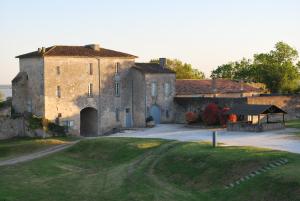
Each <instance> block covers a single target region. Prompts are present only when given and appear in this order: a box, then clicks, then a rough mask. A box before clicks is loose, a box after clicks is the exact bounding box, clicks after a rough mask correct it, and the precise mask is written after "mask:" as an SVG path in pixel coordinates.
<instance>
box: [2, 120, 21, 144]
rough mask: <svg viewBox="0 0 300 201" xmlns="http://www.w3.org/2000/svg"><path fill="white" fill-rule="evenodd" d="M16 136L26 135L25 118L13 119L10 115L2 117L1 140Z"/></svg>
mask: <svg viewBox="0 0 300 201" xmlns="http://www.w3.org/2000/svg"><path fill="white" fill-rule="evenodd" d="M16 136H24V121H23V119H22V118H18V119H11V118H9V117H0V140H2V139H8V138H12V137H16Z"/></svg>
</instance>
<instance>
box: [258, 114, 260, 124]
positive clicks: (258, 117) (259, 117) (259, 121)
mask: <svg viewBox="0 0 300 201" xmlns="http://www.w3.org/2000/svg"><path fill="white" fill-rule="evenodd" d="M259 123H260V114H259V115H258V120H257V124H259Z"/></svg>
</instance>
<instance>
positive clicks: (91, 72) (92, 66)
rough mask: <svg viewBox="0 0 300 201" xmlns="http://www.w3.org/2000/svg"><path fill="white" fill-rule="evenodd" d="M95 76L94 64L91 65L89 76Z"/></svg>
mask: <svg viewBox="0 0 300 201" xmlns="http://www.w3.org/2000/svg"><path fill="white" fill-rule="evenodd" d="M93 74H94V65H93V63H89V75H93Z"/></svg>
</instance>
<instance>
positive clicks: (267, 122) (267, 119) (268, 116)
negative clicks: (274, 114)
mask: <svg viewBox="0 0 300 201" xmlns="http://www.w3.org/2000/svg"><path fill="white" fill-rule="evenodd" d="M267 123H269V114H267Z"/></svg>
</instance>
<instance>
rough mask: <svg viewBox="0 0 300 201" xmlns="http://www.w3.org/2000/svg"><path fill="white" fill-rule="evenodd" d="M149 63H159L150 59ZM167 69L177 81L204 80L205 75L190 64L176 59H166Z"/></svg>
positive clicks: (157, 60)
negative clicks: (172, 72) (173, 72)
mask: <svg viewBox="0 0 300 201" xmlns="http://www.w3.org/2000/svg"><path fill="white" fill-rule="evenodd" d="M150 63H159V59H151V60H150ZM167 68H169V69H171V70H173V71H175V72H176V78H177V79H204V78H205V75H204V73H203V72H201V71H200V70H198V69H196V68H193V66H192V65H191V64H188V63H184V62H182V61H180V60H178V59H167Z"/></svg>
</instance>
